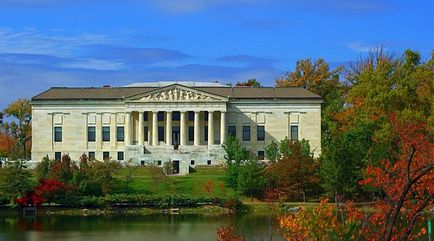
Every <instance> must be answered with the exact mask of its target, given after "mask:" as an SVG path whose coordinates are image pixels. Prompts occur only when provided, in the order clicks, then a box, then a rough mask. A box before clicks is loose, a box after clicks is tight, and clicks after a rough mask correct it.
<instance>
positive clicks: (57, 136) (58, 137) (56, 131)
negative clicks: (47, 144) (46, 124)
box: [54, 126, 62, 142]
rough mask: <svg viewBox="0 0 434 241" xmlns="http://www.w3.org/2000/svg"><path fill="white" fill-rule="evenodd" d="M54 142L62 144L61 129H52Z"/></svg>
mask: <svg viewBox="0 0 434 241" xmlns="http://www.w3.org/2000/svg"><path fill="white" fill-rule="evenodd" d="M54 142H62V127H60V126H56V127H54Z"/></svg>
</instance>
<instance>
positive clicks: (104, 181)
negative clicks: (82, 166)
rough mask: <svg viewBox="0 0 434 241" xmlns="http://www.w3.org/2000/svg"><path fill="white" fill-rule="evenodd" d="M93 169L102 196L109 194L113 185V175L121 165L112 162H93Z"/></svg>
mask: <svg viewBox="0 0 434 241" xmlns="http://www.w3.org/2000/svg"><path fill="white" fill-rule="evenodd" d="M92 166H93V168H94V169H95V177H96V178H97V182H98V183H99V184H100V186H101V191H102V194H107V193H110V192H111V191H112V189H113V187H114V185H115V178H114V177H113V175H114V174H115V172H117V171H118V170H119V169H120V168H121V165H120V164H119V163H118V162H116V161H112V160H105V161H102V162H101V161H94V162H93V165H92Z"/></svg>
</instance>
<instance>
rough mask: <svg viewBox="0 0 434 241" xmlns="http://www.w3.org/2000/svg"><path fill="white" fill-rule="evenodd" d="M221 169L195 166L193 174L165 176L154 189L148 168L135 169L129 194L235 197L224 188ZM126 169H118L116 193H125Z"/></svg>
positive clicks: (232, 192) (233, 193) (231, 191)
mask: <svg viewBox="0 0 434 241" xmlns="http://www.w3.org/2000/svg"><path fill="white" fill-rule="evenodd" d="M223 173H224V169H223V168H222V167H208V166H197V167H196V168H195V172H193V173H190V174H188V175H185V176H178V175H174V176H166V177H165V178H164V179H165V180H162V181H160V182H159V183H158V185H157V187H156V189H155V187H154V184H153V182H152V179H151V176H150V170H149V168H148V167H142V166H140V167H137V168H135V169H133V172H132V180H131V182H130V184H129V188H128V192H129V193H159V194H164V193H171V194H174V193H176V194H188V195H192V196H202V195H203V196H218V197H227V196H233V195H235V192H234V191H233V190H232V189H231V188H228V187H225V186H224V183H223V180H222V176H223ZM127 175H128V169H127V168H122V169H120V170H119V171H118V172H117V173H116V175H115V177H116V179H117V181H118V187H117V188H116V189H117V190H116V192H125V191H126V176H127ZM208 182H210V183H212V185H209V186H211V187H212V188H210V192H207V190H206V186H207V183H208Z"/></svg>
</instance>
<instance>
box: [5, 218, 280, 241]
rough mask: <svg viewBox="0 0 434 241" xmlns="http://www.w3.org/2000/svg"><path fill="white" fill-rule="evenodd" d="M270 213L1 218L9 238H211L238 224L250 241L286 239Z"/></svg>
mask: <svg viewBox="0 0 434 241" xmlns="http://www.w3.org/2000/svg"><path fill="white" fill-rule="evenodd" d="M269 221H270V219H269V218H268V217H267V216H258V215H242V216H221V217H209V216H202V215H161V214H158V215H148V216H111V217H42V218H38V219H35V220H31V219H20V218H3V219H1V218H0V224H1V225H0V240H5V241H6V240H7V241H82V240H86V241H119V240H122V241H136V240H137V241H139V240H140V241H143V240H151V241H159V240H161V241H163V240H164V241H166V240H173V241H195V240H197V241H207V240H212V241H215V240H216V231H217V229H218V228H219V227H221V226H226V225H234V226H235V227H237V233H238V234H241V235H243V236H244V237H245V238H246V240H258V241H259V240H270V234H271V237H272V240H274V241H275V240H277V241H279V240H283V239H282V238H280V236H279V234H278V233H277V232H276V231H275V230H276V228H275V227H270V225H269Z"/></svg>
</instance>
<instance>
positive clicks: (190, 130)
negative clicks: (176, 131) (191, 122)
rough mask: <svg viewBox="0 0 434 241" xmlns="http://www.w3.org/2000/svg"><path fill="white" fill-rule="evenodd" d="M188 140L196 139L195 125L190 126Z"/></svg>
mask: <svg viewBox="0 0 434 241" xmlns="http://www.w3.org/2000/svg"><path fill="white" fill-rule="evenodd" d="M188 141H194V126H189V127H188Z"/></svg>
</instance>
